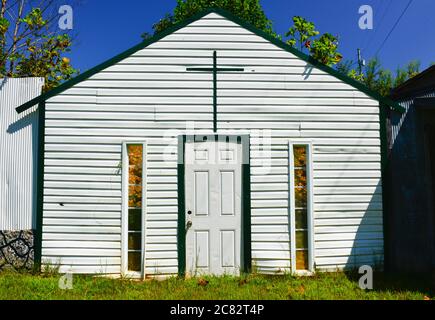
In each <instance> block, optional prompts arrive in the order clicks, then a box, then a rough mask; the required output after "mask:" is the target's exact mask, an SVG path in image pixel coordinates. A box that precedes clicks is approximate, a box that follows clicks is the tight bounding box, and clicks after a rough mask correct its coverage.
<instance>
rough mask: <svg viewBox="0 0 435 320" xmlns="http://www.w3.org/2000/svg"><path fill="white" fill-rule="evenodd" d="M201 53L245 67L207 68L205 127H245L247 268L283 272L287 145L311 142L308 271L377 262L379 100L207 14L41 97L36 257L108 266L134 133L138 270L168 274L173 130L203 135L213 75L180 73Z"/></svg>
mask: <svg viewBox="0 0 435 320" xmlns="http://www.w3.org/2000/svg"><path fill="white" fill-rule="evenodd" d="M214 50H216V51H217V52H218V55H219V66H220V67H243V68H244V69H245V71H244V72H237V73H225V74H218V76H217V83H218V94H219V100H218V101H219V103H218V107H217V108H218V122H217V131H218V133H219V134H225V133H227V134H234V133H238V134H250V136H251V159H250V160H251V163H250V164H251V174H250V177H249V179H248V178H246V181H249V180H250V188H251V200H250V207H251V230H252V232H251V234H250V237H251V243H252V251H251V252H250V253H249V254H247V255H248V256H249V255H252V260H253V268H255V269H256V270H258V271H260V272H266V273H283V272H286V271H289V269H290V244H289V241H290V238H289V203H288V199H289V173H288V145H289V141H292V139H301V138H302V139H305V140H310V141H311V143H312V146H313V199H314V203H313V212H314V248H315V257H314V260H315V265H316V268H318V269H323V270H335V269H336V268H344V267H354V266H358V265H361V264H375V263H377V262H382V259H383V227H382V183H381V165H380V159H381V156H380V134H379V105H378V102H377V101H376V100H375V99H373V98H372V97H369V96H368V95H367V94H365V93H363V92H361V91H359V90H358V89H356V88H355V87H353V86H351V85H349V84H347V83H345V82H344V81H342V80H340V79H338V78H336V77H334V76H332V75H330V74H328V73H327V72H325V71H323V70H321V69H318V68H315V67H313V66H312V65H310V64H309V63H307V62H306V61H303V60H301V59H300V58H299V57H297V56H295V55H293V54H292V53H290V52H287V51H285V50H283V49H282V48H280V47H279V46H277V45H275V44H273V43H271V42H269V41H267V40H266V39H264V38H262V37H260V36H258V35H256V34H254V33H252V32H251V31H249V30H247V29H245V28H242V27H240V26H239V25H238V24H236V23H234V22H232V21H230V20H228V19H226V18H223V17H222V16H220V15H218V14H216V13H211V14H209V15H207V16H206V17H204V18H202V19H200V20H198V21H195V22H192V23H191V24H189V25H188V26H186V27H185V28H182V29H180V30H178V31H176V32H175V33H173V34H170V35H167V36H166V37H164V38H162V39H161V40H160V41H158V42H156V43H153V44H152V45H150V46H149V47H147V48H145V49H142V50H139V51H137V52H136V53H134V54H132V55H131V56H129V57H127V58H125V59H123V60H121V61H119V62H118V63H116V64H115V65H113V66H110V67H108V68H106V69H104V70H102V71H101V72H99V73H97V74H95V75H92V76H91V77H90V78H89V79H87V80H85V81H83V82H79V83H77V84H76V85H74V86H73V87H72V88H70V89H68V90H66V91H64V92H63V93H61V94H59V95H57V96H54V97H52V98H50V99H48V100H47V104H46V129H45V140H46V143H45V177H44V179H45V180H44V217H43V250H42V255H43V259H45V260H50V261H54V262H58V263H60V265H61V271H63V270H70V268H71V269H72V270H73V271H74V272H92V273H98V272H103V273H119V272H120V265H121V198H122V195H121V177H120V175H119V174H118V172H119V163H120V161H121V146H122V143H123V142H128V141H138V140H139V141H142V140H143V141H146V142H147V146H148V148H147V152H148V153H147V159H148V163H147V167H148V170H147V172H146V174H147V177H146V178H147V199H146V200H147V216H148V220H147V221H146V226H147V239H146V244H145V248H146V256H147V266H146V274H147V275H162V274H163V275H165V274H176V273H177V272H178V267H179V265H178V254H179V252H178V250H177V245H178V249H182V248H183V244H179V243H178V242H177V224H180V225H181V223H180V221H179V220H178V219H177V217H178V197H179V194H178V192H180V190H181V191H183V189H182V188H180V185H179V183H178V184H177V182H178V178H177V173H179V172H180V166H177V156H178V155H177V150H178V136H179V135H182V134H188V133H192V131H194V132H195V133H197V134H212V133H213V91H212V88H213V75H212V74H205V73H201V72H197V73H195V72H190V71H189V72H187V71H186V68H187V67H202V66H207V67H209V66H211V65H212V63H213V61H212V58H211V57H212V53H213V51H214ZM192 125H194V130H193V128H192ZM263 134H265V135H266V136H265V138H264V139H263ZM269 134H270V137H268V135H269ZM263 145H264V146H265V150H262V148H263V147H262V146H263ZM165 153H166V154H165ZM168 153H169V154H168ZM269 156H270V159H268V157H269ZM265 164H270V169H269V168H265V167H264V165H265ZM177 190H178V192H177ZM245 199H246V198H245ZM181 254H183V253H181ZM180 267H181V268H182V267H184V266H183V265H181V266H180Z"/></svg>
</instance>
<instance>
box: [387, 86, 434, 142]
mask: <svg viewBox="0 0 435 320" xmlns="http://www.w3.org/2000/svg"><path fill="white" fill-rule="evenodd" d="M433 97H435V91H432V92H427V93H424V94H421V95H418V96H417V97H411V98H407V99H405V100H401V101H398V103H400V105H401V106H402V107H404V108H405V109H406V111H405V112H404V113H403V114H399V113H397V112H393V113H392V114H391V140H392V141H391V143H392V144H394V142H395V141H396V138H397V136H398V134H399V132H400V128H401V127H402V125H403V121H404V120H405V118H406V116H407V115H408V112H409V110H410V108H411V106H412V105H413V103H414V100H415V99H416V98H433Z"/></svg>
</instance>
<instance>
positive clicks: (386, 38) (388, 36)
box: [375, 0, 414, 56]
mask: <svg viewBox="0 0 435 320" xmlns="http://www.w3.org/2000/svg"><path fill="white" fill-rule="evenodd" d="M413 1H414V0H409V2H408V4H407V5H406V8H405V9H404V10H403V11H402V13H401V15H400V16H399V18H398V19H397V20H396V23H395V24H394V25H393V27H392V28H391V30H390V32H389V33H388V35H387V36H386V37H385V39H384V41H383V42H382V44H381V46H380V47H379V49H378V50H377V51H376V53H375V56H377V55H378V54H379V52H380V51H381V50H382V48H383V47H384V45H385V43H386V42H387V41H388V39H389V38H390V36H391V34H392V33H393V31H394V30H395V29H396V27H397V25H398V24H399V22H400V20H401V19H402V17H403V16H404V15H405V13H406V11H407V10H408V8H409V7H410V6H411V4H412V2H413Z"/></svg>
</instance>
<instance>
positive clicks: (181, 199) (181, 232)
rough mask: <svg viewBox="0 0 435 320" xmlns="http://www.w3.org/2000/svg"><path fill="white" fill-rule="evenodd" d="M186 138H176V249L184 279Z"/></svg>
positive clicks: (180, 273)
mask: <svg viewBox="0 0 435 320" xmlns="http://www.w3.org/2000/svg"><path fill="white" fill-rule="evenodd" d="M185 143H186V136H179V137H178V164H177V179H178V186H177V189H178V227H177V249H178V275H179V276H180V277H184V276H185V274H186V229H185V226H186V203H185V201H186V200H185V190H184V144H185Z"/></svg>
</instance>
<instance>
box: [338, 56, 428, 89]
mask: <svg viewBox="0 0 435 320" xmlns="http://www.w3.org/2000/svg"><path fill="white" fill-rule="evenodd" d="M353 65H354V63H353V62H352V61H345V62H342V63H340V64H339V65H337V68H336V69H337V70H338V71H339V72H341V73H343V74H346V75H348V76H349V77H351V78H353V79H355V80H358V81H360V82H362V83H364V84H365V85H366V86H367V87H368V88H370V89H372V90H374V91H377V92H379V94H381V95H382V96H389V95H390V93H391V90H392V89H394V88H395V87H397V86H399V85H401V84H402V83H404V82H405V81H407V80H409V79H411V78H413V77H415V76H416V75H417V74H418V73H419V70H420V62H419V61H411V62H409V63H408V64H407V65H406V66H405V67H398V68H397V69H396V73H395V75H393V72H391V71H390V70H388V69H385V68H383V67H382V65H381V62H380V60H379V59H378V58H373V59H371V60H369V62H368V63H367V65H366V66H365V67H364V68H363V70H362V73H359V72H358V71H356V70H355V69H353V68H352V66H353Z"/></svg>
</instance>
